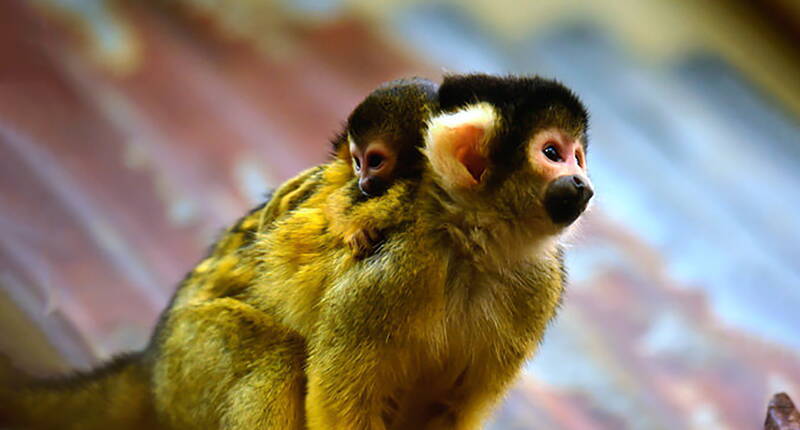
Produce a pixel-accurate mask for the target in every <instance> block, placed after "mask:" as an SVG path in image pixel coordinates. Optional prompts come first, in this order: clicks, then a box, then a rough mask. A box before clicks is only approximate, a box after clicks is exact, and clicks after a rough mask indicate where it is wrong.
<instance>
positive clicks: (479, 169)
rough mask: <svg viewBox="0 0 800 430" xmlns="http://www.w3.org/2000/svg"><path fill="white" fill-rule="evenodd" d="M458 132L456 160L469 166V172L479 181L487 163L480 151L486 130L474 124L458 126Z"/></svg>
mask: <svg viewBox="0 0 800 430" xmlns="http://www.w3.org/2000/svg"><path fill="white" fill-rule="evenodd" d="M457 133H458V137H457V142H458V143H457V144H456V150H455V156H456V160H458V162H459V163H461V164H462V165H464V167H466V168H467V171H468V172H469V174H470V175H471V176H472V178H473V179H475V182H476V183H478V182H480V181H481V176H482V175H483V172H484V171H485V170H486V164H487V162H486V158H485V157H484V156H482V155H481V154H480V153H479V152H478V146H479V145H480V142H481V140H482V139H483V134H484V130H483V128H481V127H477V126H474V125H464V126H461V127H459V128H458V131H457Z"/></svg>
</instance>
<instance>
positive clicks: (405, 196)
mask: <svg viewBox="0 0 800 430" xmlns="http://www.w3.org/2000/svg"><path fill="white" fill-rule="evenodd" d="M414 190H415V187H414V186H413V183H412V182H411V181H402V180H399V181H397V182H396V183H395V184H394V185H393V186H392V187H390V188H389V189H388V190H387V191H386V193H385V194H384V195H382V196H378V197H372V198H370V199H368V200H365V201H363V202H359V203H356V204H353V203H352V201H353V194H354V193H358V190H357V188H356V187H355V182H353V184H352V185H351V186H350V185H348V186H343V187H341V188H340V189H338V190H336V191H335V192H333V193H331V195H330V197H328V201H327V206H326V207H327V217H328V219H329V220H330V226H329V229H330V230H331V232H332V233H333V234H334V235H336V236H338V237H340V238H341V239H342V241H343V242H344V243H345V244H347V246H349V247H350V250H351V251H352V252H353V254H354V255H355V256H356V257H359V258H361V257H365V256H367V255H369V254H371V253H372V252H373V251H374V248H375V246H376V245H377V244H378V243H380V241H381V240H382V239H383V238H384V236H385V235H386V232H387V230H389V229H391V228H393V227H398V226H400V225H401V224H403V223H404V222H407V221H410V220H411V219H412V218H411V216H410V213H411V212H409V211H408V210H407V209H408V206H409V202H410V200H411V199H412V198H413V192H414Z"/></svg>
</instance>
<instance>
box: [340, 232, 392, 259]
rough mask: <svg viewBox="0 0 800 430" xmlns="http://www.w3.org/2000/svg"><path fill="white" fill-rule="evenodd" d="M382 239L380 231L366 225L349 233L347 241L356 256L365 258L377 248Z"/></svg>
mask: <svg viewBox="0 0 800 430" xmlns="http://www.w3.org/2000/svg"><path fill="white" fill-rule="evenodd" d="M382 239H383V237H382V235H381V232H380V231H378V230H377V229H373V228H368V227H365V228H361V229H358V230H356V231H354V232H353V233H351V234H349V235H347V237H346V238H345V242H346V243H347V246H349V247H350V250H351V251H352V252H353V256H354V257H356V258H364V257H366V256H368V255H370V254H371V253H372V252H373V251H374V250H375V247H376V246H377V245H378V243H380V241H381V240H382Z"/></svg>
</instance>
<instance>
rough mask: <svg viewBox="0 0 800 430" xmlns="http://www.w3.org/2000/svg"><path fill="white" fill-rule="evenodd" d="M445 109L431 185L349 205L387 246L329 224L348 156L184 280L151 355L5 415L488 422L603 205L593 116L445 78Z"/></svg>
mask: <svg viewBox="0 0 800 430" xmlns="http://www.w3.org/2000/svg"><path fill="white" fill-rule="evenodd" d="M437 98H438V108H437V109H436V111H435V112H434V113H433V114H432V117H431V118H430V119H429V120H428V121H427V127H424V126H422V125H420V130H424V137H425V146H424V149H423V153H424V155H425V159H424V160H423V163H422V168H421V169H420V170H419V173H418V174H417V175H409V177H398V178H396V179H393V181H392V184H391V185H390V186H388V187H387V188H386V189H385V190H383V191H382V192H381V193H380V195H379V196H377V197H374V198H369V199H367V200H366V201H363V202H360V203H357V204H355V205H353V206H352V208H351V209H352V211H355V212H357V211H359V210H363V211H364V213H365V214H371V215H372V216H373V217H375V218H376V219H378V220H380V222H378V223H376V224H374V225H376V226H379V227H378V229H379V230H380V231H382V232H383V236H384V237H383V242H382V244H381V246H380V247H378V248H377V249H375V250H373V252H372V253H367V254H363V255H357V254H358V253H356V254H354V253H353V251H352V249H351V247H350V246H349V245H347V244H346V241H342V239H341V234H340V230H339V229H337V228H333V227H334V226H335V225H336V222H338V220H337V219H336V217H337V216H342V213H343V212H341V209H342V208H343V207H345V206H346V205H344V204H342V196H345V197H346V196H348V195H350V196H352V194H347V192H343V191H342V190H346V189H347V188H348V187H350V189H352V188H353V184H354V181H356V179H354V175H353V168H352V166H351V163H350V162H349V161H347V162H346V161H344V160H343V159H342V158H341V157H340V158H337V159H336V160H334V161H333V162H331V163H329V164H327V165H324V166H322V167H319V168H316V169H313V170H309V171H306V172H304V173H303V174H302V175H301V176H300V177H299V178H297V179H296V180H293V181H290V182H289V183H287V185H285V186H284V187H282V188H281V189H279V190H278V192H277V193H276V194H275V195H274V196H273V198H272V200H271V201H270V203H269V204H268V205H267V206H266V207H264V208H261V209H260V210H257V211H254V212H253V213H252V214H251V215H250V216H248V217H245V218H244V219H243V220H241V221H240V222H239V223H238V224H237V226H236V227H234V228H233V229H232V230H231V231H230V232H229V234H227V235H226V236H225V237H223V239H222V240H221V241H220V242H219V244H218V245H217V247H216V249H215V250H214V252H213V253H212V255H211V256H210V257H209V258H208V259H206V260H204V261H203V262H201V263H200V264H199V265H198V266H197V267H196V268H195V269H194V271H192V272H191V273H190V274H189V276H188V277H187V279H186V281H184V283H183V284H182V286H181V288H180V289H179V290H178V292H177V293H176V294H175V296H174V298H173V300H172V302H171V304H170V306H169V308H168V309H167V310H166V311H165V312H164V313H163V315H162V319H161V321H160V323H159V325H158V328H157V330H156V333H155V334H154V336H153V339H152V341H151V344H150V346H149V347H148V348H147V350H146V351H145V352H144V353H143V354H142V355H138V356H133V357H132V358H130V359H122V360H120V361H118V362H117V363H116V364H114V365H112V366H111V367H110V368H109V369H108V370H106V372H105V373H100V374H97V373H95V374H92V375H89V376H87V377H85V380H88V381H90V382H88V383H86V384H84V385H78V384H77V383H73V384H67V385H66V388H65V389H64V390H62V391H58V390H56V389H53V387H43V388H42V389H40V390H36V389H28V390H27V391H25V392H24V393H23V394H21V395H20V396H18V397H19V398H17V397H13V396H8V397H7V398H0V400H2V401H3V402H6V403H5V404H2V403H0V408H3V406H6V409H0V423H2V418H3V417H5V416H9V417H11V416H12V413H14V414H16V415H15V416H22V417H27V418H28V421H25V420H24V419H19V420H17V421H16V422H17V423H25V424H26V428H106V427H103V426H102V424H101V421H103V420H106V423H112V424H106V425H107V426H108V425H115V426H116V428H123V427H122V426H121V425H120V424H121V423H122V422H123V421H124V422H126V423H128V422H134V421H135V420H145V421H143V422H147V423H148V424H149V423H152V426H158V428H165V429H184V428H186V429H188V428H230V429H240V428H241V429H245V428H246V429H250V428H276V429H277V428H280V429H285V428H288V429H291V428H297V429H300V428H306V427H307V428H310V429H312V430H313V429H470V428H478V427H480V424H481V422H482V420H483V419H484V418H485V417H486V415H487V414H488V413H489V411H490V410H491V407H492V406H493V405H494V404H495V403H496V402H497V400H498V399H499V398H500V397H501V396H502V394H503V393H504V392H505V390H506V389H507V387H508V386H509V384H510V383H511V381H512V380H513V378H514V377H515V375H516V374H517V373H518V372H519V369H520V367H521V365H522V363H523V361H524V360H525V358H526V357H529V356H530V355H531V354H532V353H533V352H534V350H535V349H536V346H537V345H538V343H539V341H540V340H541V338H542V335H543V333H544V330H545V328H546V326H547V323H548V322H549V321H550V319H552V317H553V316H554V314H555V311H556V308H557V306H558V303H559V301H560V296H561V293H562V291H563V288H564V282H565V273H564V270H563V262H562V250H561V246H560V243H559V236H560V234H561V233H562V232H563V231H564V230H565V229H566V228H567V227H568V226H569V225H570V224H572V223H573V221H575V219H577V218H578V217H579V216H580V214H581V213H582V212H583V211H584V209H585V207H586V205H587V203H588V201H589V199H590V198H591V196H592V189H591V184H590V182H589V180H588V177H587V175H586V172H587V170H586V158H585V153H586V143H587V141H586V128H587V114H586V111H585V109H584V107H583V105H582V104H581V103H580V101H579V100H578V99H577V98H576V97H575V96H574V95H573V94H572V93H571V92H570V91H569V90H568V89H566V88H565V87H563V86H562V85H560V84H558V83H556V82H553V81H549V80H544V79H540V78H535V77H513V76H510V77H495V76H488V75H464V76H457V75H456V76H449V77H446V78H445V80H444V82H443V83H442V85H441V87H440V88H439V89H438V92H437ZM356 156H358V155H356ZM362 157H363V154H362ZM362 163H363V158H362ZM362 166H363V164H362ZM287 187H288V188H287ZM387 208H388V209H387ZM344 214H345V215H347V214H350V213H349V212H344ZM236 232H248V234H234V233H236ZM81 396H83V397H84V398H85V399H86V400H85V401H78V400H75V399H77V398H81ZM20 398H21V399H22V400H19V399H20ZM64 406H66V410H65V409H64ZM87 407H88V408H92V410H87V409H86V408H87ZM37 411H38V412H39V413H42V414H48V415H51V416H53V417H52V419H50V420H49V421H44V420H42V421H38V422H37V421H34V420H33V418H31V417H32V416H33V415H35V414H36V412H37ZM62 413H63V415H61V418H62V420H63V421H64V422H59V418H58V417H56V416H55V415H58V414H62ZM4 414H6V415H4ZM92 414H95V415H92ZM82 417H83V418H84V419H85V421H84V422H87V423H91V424H92V425H80V419H81V418H82ZM89 417H92V418H93V419H94V421H89ZM67 419H75V420H76V421H67ZM115 420H116V422H115ZM12 422H13V420H12ZM72 423H79V424H75V425H72ZM71 425H72V427H71ZM128 428H136V426H135V424H134V425H131V426H130V427H128Z"/></svg>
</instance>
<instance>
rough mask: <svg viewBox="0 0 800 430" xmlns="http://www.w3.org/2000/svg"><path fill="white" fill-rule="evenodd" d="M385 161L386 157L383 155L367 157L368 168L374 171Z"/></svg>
mask: <svg viewBox="0 0 800 430" xmlns="http://www.w3.org/2000/svg"><path fill="white" fill-rule="evenodd" d="M383 159H384V157H383V155H381V154H374V153H373V154H369V156H368V157H367V167H370V168H372V169H374V168H376V167H379V166H380V165H381V164H383Z"/></svg>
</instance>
